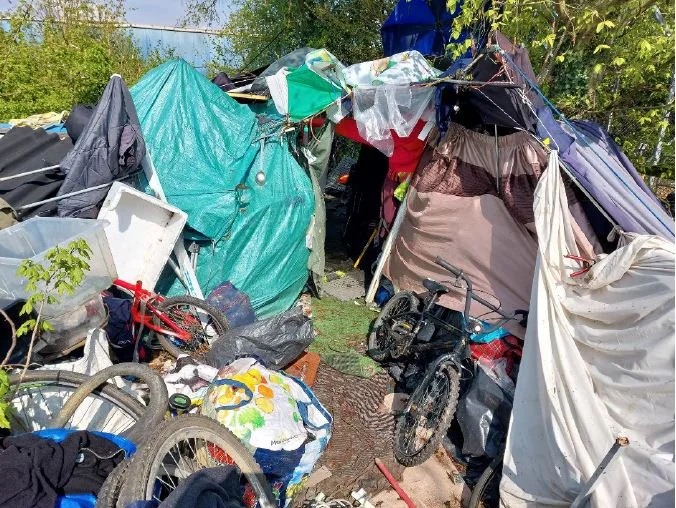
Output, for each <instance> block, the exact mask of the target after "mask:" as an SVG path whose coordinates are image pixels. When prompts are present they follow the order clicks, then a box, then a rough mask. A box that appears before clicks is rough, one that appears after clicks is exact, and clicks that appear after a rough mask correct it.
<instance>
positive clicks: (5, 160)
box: [0, 127, 73, 219]
mask: <svg viewBox="0 0 676 508" xmlns="http://www.w3.org/2000/svg"><path fill="white" fill-rule="evenodd" d="M72 148H73V143H72V142H71V140H70V138H68V137H66V138H65V139H62V138H61V137H59V135H58V134H48V133H47V132H45V130H44V129H32V128H31V127H14V128H13V129H10V130H9V131H8V132H7V134H5V135H4V136H3V137H2V138H0V178H4V177H7V176H13V175H18V174H21V173H26V172H27V171H34V170H36V169H40V168H44V167H49V166H54V165H57V164H59V163H60V162H61V161H62V160H63V158H64V157H65V156H66V154H67V153H68V152H69V151H70V150H71V149H72ZM62 183H63V175H62V174H61V173H60V172H59V170H58V169H54V170H52V171H48V172H45V173H38V174H35V175H30V176H25V177H20V178H14V179H12V180H7V181H5V182H1V181H0V198H3V199H4V200H5V201H7V202H8V203H9V204H10V205H12V207H13V208H14V209H17V208H19V207H21V206H23V205H27V204H29V203H35V202H37V201H42V200H44V199H48V198H51V197H54V196H56V193H57V192H58V191H59V188H60V187H61V184H62ZM56 205H57V204H56V202H52V203H46V204H44V205H42V206H39V207H36V208H31V209H28V210H17V215H18V216H19V218H20V219H26V218H28V217H33V216H35V215H41V216H48V215H54V214H55V213H56Z"/></svg>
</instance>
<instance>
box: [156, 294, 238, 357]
mask: <svg viewBox="0 0 676 508" xmlns="http://www.w3.org/2000/svg"><path fill="white" fill-rule="evenodd" d="M174 305H192V306H193V307H196V308H198V309H199V310H201V311H202V312H204V313H205V314H206V315H208V316H209V317H210V318H211V320H212V322H213V324H214V325H215V328H216V333H217V335H218V336H221V335H223V334H224V333H225V332H226V331H227V330H228V329H229V328H230V323H228V319H227V318H226V317H225V316H224V315H223V313H222V312H221V311H220V310H218V309H217V308H216V307H213V306H212V305H209V304H208V303H207V302H205V301H204V300H200V299H199V298H194V297H192V296H187V295H185V296H172V297H170V298H166V299H165V300H164V301H163V302H161V303H159V304H158V305H157V310H159V311H162V312H166V311H167V309H169V308H170V307H172V306H174ZM153 323H154V324H155V326H161V324H162V323H161V321H160V319H159V318H158V317H157V316H153ZM155 335H156V336H157V339H158V341H159V342H160V344H161V345H162V347H163V348H164V350H165V351H166V352H167V353H169V354H170V355H171V356H173V357H174V358H178V357H179V356H181V355H185V354H188V355H191V356H192V354H193V352H191V351H184V350H183V349H181V348H180V347H179V346H177V345H176V344H174V343H173V342H172V340H171V339H170V338H169V337H167V336H166V335H164V334H162V333H159V332H155Z"/></svg>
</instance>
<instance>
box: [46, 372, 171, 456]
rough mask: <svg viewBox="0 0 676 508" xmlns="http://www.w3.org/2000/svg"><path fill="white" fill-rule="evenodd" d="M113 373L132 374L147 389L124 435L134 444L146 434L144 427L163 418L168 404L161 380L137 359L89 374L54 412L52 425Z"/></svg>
mask: <svg viewBox="0 0 676 508" xmlns="http://www.w3.org/2000/svg"><path fill="white" fill-rule="evenodd" d="M117 376H134V377H136V378H139V379H140V380H141V381H143V382H144V383H145V384H146V385H147V386H148V390H149V392H150V394H149V399H150V401H149V403H148V405H147V406H145V407H144V413H143V415H142V416H141V417H140V418H139V419H138V420H137V421H136V423H135V424H134V425H133V426H132V427H131V428H129V429H128V430H126V431H125V433H124V436H125V437H127V438H128V439H130V440H131V441H133V442H134V443H136V444H138V443H141V442H142V441H143V439H144V438H145V437H146V435H147V429H148V428H154V427H155V426H156V425H158V424H159V423H160V422H161V421H162V420H163V419H164V415H165V413H166V411H167V407H168V405H169V394H168V392H167V385H166V384H165V383H164V380H163V379H162V378H161V377H160V376H159V375H158V374H157V373H156V372H155V371H154V370H152V369H151V368H150V367H147V366H146V365H142V364H140V363H131V362H129V363H118V364H117V365H111V366H110V367H106V368H105V369H103V370H101V371H99V372H97V373H96V374H94V375H92V376H89V377H88V379H87V380H86V381H85V382H83V383H82V384H81V385H80V387H79V388H78V389H77V390H76V391H75V393H73V395H71V396H70V397H69V398H68V400H67V401H66V403H65V404H64V406H63V408H61V411H59V414H57V415H56V418H55V419H54V422H53V423H52V425H51V427H52V428H61V427H63V426H64V425H65V423H66V422H67V421H68V419H69V418H71V417H72V416H73V414H74V413H75V411H76V410H77V408H78V407H79V406H80V404H81V403H82V401H83V400H84V399H85V398H87V396H88V395H89V394H91V393H92V392H94V391H95V390H96V389H97V388H99V387H100V386H104V385H105V384H107V381H108V380H109V379H111V378H113V377H117Z"/></svg>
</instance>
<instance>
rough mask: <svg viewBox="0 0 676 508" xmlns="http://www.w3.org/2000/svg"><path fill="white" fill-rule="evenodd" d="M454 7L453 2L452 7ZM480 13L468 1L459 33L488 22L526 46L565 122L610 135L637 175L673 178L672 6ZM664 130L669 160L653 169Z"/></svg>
mask: <svg viewBox="0 0 676 508" xmlns="http://www.w3.org/2000/svg"><path fill="white" fill-rule="evenodd" d="M455 3H456V2H455V0H449V2H448V7H449V8H455ZM483 7H484V0H466V1H465V2H464V4H463V12H462V14H461V16H460V17H459V18H458V20H457V21H456V23H455V24H454V31H455V32H456V33H458V34H459V32H460V30H461V29H462V28H469V27H472V26H475V23H476V22H477V20H479V19H484V20H486V21H487V22H488V23H489V24H490V25H491V26H492V27H493V28H497V29H499V30H501V31H502V32H503V33H505V34H506V35H508V36H509V37H510V38H513V39H514V40H515V41H517V42H520V43H523V44H525V45H526V47H527V48H528V49H529V51H530V56H531V61H532V63H533V67H534V68H535V70H536V73H537V76H538V80H539V83H540V86H541V88H542V90H543V91H544V93H545V94H546V95H547V96H548V97H549V98H550V100H552V102H554V104H556V105H557V107H558V108H559V109H560V110H561V111H562V112H563V113H564V114H565V115H566V116H568V117H570V118H586V119H592V120H596V121H597V122H599V123H601V124H602V125H603V126H605V127H609V130H610V132H611V133H612V134H614V136H615V138H616V140H617V141H618V142H619V144H620V146H621V147H622V149H623V150H624V151H625V152H626V153H627V155H628V156H629V158H630V159H631V160H632V162H634V164H635V165H636V166H637V168H638V169H639V170H641V171H643V172H645V173H649V174H657V175H664V176H670V177H671V178H673V168H674V158H673V154H674V145H673V138H674V129H673V125H674V124H673V100H671V103H670V99H669V88H670V83H671V80H672V78H673V72H674V40H673V37H672V34H673V29H674V26H673V19H674V4H673V3H667V2H666V1H664V0H662V1H658V0H585V1H583V0H552V1H540V0H504V1H498V0H496V1H494V2H493V5H492V8H490V9H487V10H484V8H483ZM656 9H657V11H658V12H661V14H662V17H663V18H664V19H666V20H667V21H666V22H665V24H664V25H662V24H661V23H660V22H659V21H658V19H657V18H656ZM450 49H451V51H455V52H456V53H457V52H459V51H460V50H461V49H462V48H450ZM665 110H666V111H667V113H669V112H670V114H668V116H667V117H666V119H665V117H664V113H665ZM663 126H665V127H666V133H665V136H664V139H665V140H668V141H669V144H667V145H666V146H665V152H668V156H667V157H663V158H662V161H660V164H659V165H657V166H655V167H653V162H654V161H653V154H654V151H655V147H656V145H657V143H658V140H659V138H660V130H661V128H662V127H663Z"/></svg>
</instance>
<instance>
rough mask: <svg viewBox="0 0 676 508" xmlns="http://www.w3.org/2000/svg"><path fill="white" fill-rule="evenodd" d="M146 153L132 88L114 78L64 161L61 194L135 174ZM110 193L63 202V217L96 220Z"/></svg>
mask: <svg viewBox="0 0 676 508" xmlns="http://www.w3.org/2000/svg"><path fill="white" fill-rule="evenodd" d="M145 153H146V144H145V141H144V140H143V134H142V132H141V125H140V124H139V120H138V115H137V114H136V109H135V107H134V102H133V101H132V99H131V95H130V94H129V89H128V88H127V85H125V83H124V81H123V80H122V78H121V77H120V76H118V75H113V76H112V77H111V78H110V81H109V82H108V85H107V86H106V88H105V90H104V91H103V94H102V95H101V99H100V100H99V103H98V104H97V105H96V109H95V110H94V114H93V115H92V117H91V118H90V119H89V122H88V123H87V126H86V127H85V129H84V131H83V132H82V134H81V135H80V137H79V138H78V140H77V143H75V146H74V147H73V149H72V150H71V152H70V153H69V154H68V155H67V156H66V158H65V159H64V160H63V161H62V162H61V171H62V172H64V173H65V174H66V179H65V181H64V182H63V185H62V186H61V189H60V190H59V195H60V196H62V195H64V194H68V193H72V192H75V191H79V190H82V189H88V188H91V187H95V186H97V185H102V184H105V183H110V182H112V181H114V180H117V179H120V178H124V177H125V176H128V175H130V174H132V173H135V172H136V171H137V170H138V169H139V168H140V165H141V161H142V160H143V157H144V156H145ZM107 193H108V188H107V187H106V188H103V189H100V190H95V191H89V192H85V193H83V194H78V195H77V196H71V197H68V198H65V199H62V200H61V201H59V205H58V212H59V216H61V217H83V218H94V217H96V216H97V214H98V209H99V204H100V203H101V201H103V199H104V198H105V197H106V194H107Z"/></svg>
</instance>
